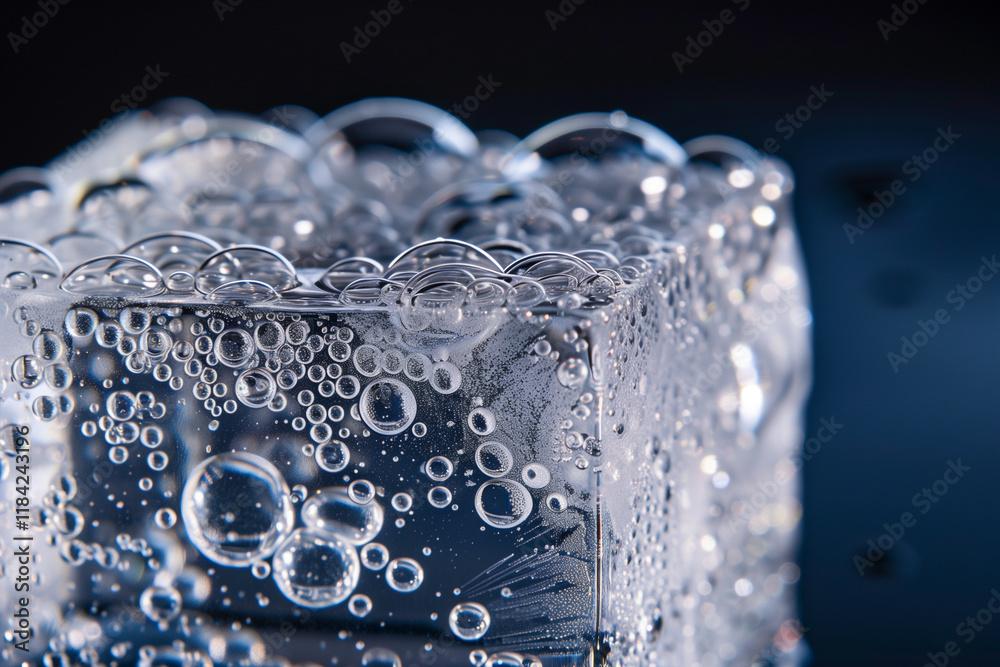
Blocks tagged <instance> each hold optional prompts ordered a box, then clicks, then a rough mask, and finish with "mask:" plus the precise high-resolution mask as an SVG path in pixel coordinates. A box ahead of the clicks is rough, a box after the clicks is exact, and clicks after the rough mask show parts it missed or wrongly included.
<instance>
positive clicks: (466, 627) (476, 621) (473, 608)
mask: <svg viewBox="0 0 1000 667" xmlns="http://www.w3.org/2000/svg"><path fill="white" fill-rule="evenodd" d="M448 627H450V628H451V631H452V632H453V633H455V636H456V637H458V638H459V639H461V640H462V641H467V642H471V641H476V640H477V639H481V638H482V637H483V635H485V634H486V632H487V631H488V630H489V629H490V612H488V611H487V610H486V607H484V606H483V605H481V604H479V603H477V602H462V603H461V604H457V605H455V607H454V608H453V609H452V610H451V613H450V614H448Z"/></svg>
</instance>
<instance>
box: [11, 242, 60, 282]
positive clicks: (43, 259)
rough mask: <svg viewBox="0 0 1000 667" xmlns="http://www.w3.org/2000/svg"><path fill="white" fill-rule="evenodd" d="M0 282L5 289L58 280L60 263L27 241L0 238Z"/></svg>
mask: <svg viewBox="0 0 1000 667" xmlns="http://www.w3.org/2000/svg"><path fill="white" fill-rule="evenodd" d="M0 267H2V268H0V273H2V274H3V275H2V278H0V284H2V285H3V287H6V288H7V289H13V290H23V289H34V288H35V287H38V286H45V285H49V284H52V283H54V282H55V281H58V280H59V279H60V278H62V276H63V270H62V266H60V264H59V260H57V259H56V258H55V257H54V256H53V255H52V253H50V252H49V251H48V250H45V249H44V248H41V247H39V246H37V245H35V244H34V243H30V242H28V241H19V240H17V239H0Z"/></svg>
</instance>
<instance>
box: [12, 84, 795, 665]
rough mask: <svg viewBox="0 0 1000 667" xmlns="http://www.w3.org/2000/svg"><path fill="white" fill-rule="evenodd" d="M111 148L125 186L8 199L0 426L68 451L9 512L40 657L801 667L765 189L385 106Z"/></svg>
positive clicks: (783, 354) (777, 292)
mask: <svg viewBox="0 0 1000 667" xmlns="http://www.w3.org/2000/svg"><path fill="white" fill-rule="evenodd" d="M359 109H360V110H364V109H368V112H365V113H360V112H359ZM359 113H360V115H359ZM372 114H374V115H372ZM131 122H133V123H136V124H137V125H135V126H134V127H132V129H131V130H130V131H128V132H124V133H123V134H121V135H112V136H111V137H110V138H109V139H108V141H110V142H112V143H111V144H109V145H108V146H106V147H105V148H106V149H107V150H104V151H103V152H102V160H109V159H111V158H110V157H109V156H113V155H116V154H119V153H121V154H128V155H132V154H135V155H138V156H139V158H137V159H136V160H129V161H128V163H127V164H126V165H125V166H123V167H121V170H122V173H123V174H125V176H126V177H127V178H125V179H124V180H122V179H121V178H120V174H117V173H116V174H115V177H114V179H112V180H111V181H110V182H108V183H103V184H102V183H97V184H94V183H87V184H74V185H72V186H70V185H66V186H65V188H64V186H63V185H60V183H59V181H58V180H57V179H47V178H46V177H45V175H44V174H39V173H35V172H32V174H30V176H31V178H32V179H34V183H35V185H33V186H32V187H35V186H38V187H36V189H35V191H34V192H33V193H29V194H27V195H24V196H21V197H19V198H16V199H14V200H13V201H11V202H10V203H7V204H5V205H0V220H3V221H5V222H6V223H7V224H8V227H9V228H16V229H18V230H19V231H23V234H21V236H23V237H24V238H25V241H28V242H31V243H25V242H16V243H15V242H8V241H0V257H2V258H3V259H5V260H6V261H5V268H6V269H7V270H6V273H5V277H6V282H5V283H4V288H5V289H4V290H2V291H0V295H2V298H3V302H2V303H3V305H4V316H3V317H2V319H0V339H2V340H3V341H4V343H3V346H2V347H0V350H2V354H0V356H2V358H3V360H4V363H5V365H9V366H10V372H8V373H5V374H4V375H5V377H8V378H10V380H7V381H6V384H5V385H2V391H3V399H4V401H3V404H2V407H0V410H2V418H3V420H4V423H5V424H8V425H9V424H21V423H25V424H29V425H30V426H31V429H32V433H33V434H34V438H35V444H34V446H35V448H36V449H35V451H36V452H45V453H47V454H49V455H50V460H51V461H56V462H58V461H59V460H63V459H65V469H64V470H56V469H55V468H53V469H51V470H49V469H47V468H42V467H38V468H36V471H35V472H36V475H37V474H39V473H43V474H42V476H41V477H39V478H38V479H39V480H40V481H39V483H38V485H37V487H35V488H33V490H32V494H33V500H32V502H33V503H34V505H35V506H36V507H39V508H42V507H43V506H44V510H43V511H42V512H41V513H40V514H39V515H38V517H37V518H38V519H39V520H44V522H45V527H44V529H43V530H44V532H45V533H47V534H48V536H49V539H50V540H51V542H52V545H53V546H47V545H45V542H44V540H41V539H38V540H37V541H36V543H37V544H38V545H39V550H40V551H41V550H49V551H46V552H45V554H44V555H45V560H44V561H40V564H39V567H40V568H42V569H43V570H45V575H46V576H45V577H44V578H43V579H42V581H41V582H40V583H39V584H38V591H37V594H38V595H39V596H42V595H44V596H45V597H46V598H47V599H48V600H52V601H53V602H52V604H53V607H52V608H50V609H48V610H47V611H46V614H47V616H46V622H45V623H44V624H41V625H39V626H38V628H39V631H40V632H41V633H45V632H49V631H50V629H55V631H56V632H62V633H64V636H70V635H71V634H72V633H73V632H76V633H77V634H75V635H72V636H78V637H81V638H83V637H86V638H87V639H86V640H85V641H83V643H82V644H81V643H80V642H79V641H78V642H76V643H75V644H73V643H70V644H67V645H63V644H60V643H58V641H57V643H56V644H55V646H56V648H53V651H54V652H55V653H56V654H60V653H66V655H67V656H70V657H72V658H73V659H77V658H78V657H79V656H81V655H83V653H87V654H88V655H90V653H88V652H93V653H96V655H97V656H98V657H100V658H101V659H102V660H105V661H107V660H110V659H119V660H126V661H132V660H135V661H138V662H142V663H144V664H145V663H146V662H149V663H150V664H152V663H153V662H155V659H160V660H175V659H176V660H182V661H183V660H184V659H186V660H188V661H189V662H190V661H192V660H194V661H197V660H198V659H208V658H211V659H212V660H214V661H216V662H217V663H221V662H226V661H239V660H241V659H245V660H247V661H249V663H252V664H260V663H261V662H262V661H264V660H265V656H268V655H269V656H272V657H273V658H274V659H275V660H277V659H278V658H287V659H289V660H298V661H303V660H310V661H317V662H321V663H326V662H327V661H329V660H339V661H340V662H341V663H343V664H353V663H356V662H359V661H360V662H361V663H363V664H368V665H370V666H374V665H399V664H401V663H402V664H410V663H411V662H414V663H416V662H418V661H420V660H421V659H422V657H426V656H427V655H433V656H435V660H436V661H439V662H440V663H441V664H456V665H457V664H470V662H471V664H474V665H477V666H481V665H483V664H489V665H490V666H491V667H506V666H508V665H520V666H521V667H524V666H525V665H532V666H534V665H536V664H540V665H542V666H544V667H550V666H551V667H556V666H558V667H565V666H567V665H580V666H581V667H582V665H585V664H614V665H636V666H638V665H642V666H643V667H645V666H646V665H689V664H695V663H697V664H701V665H713V664H720V665H721V664H727V663H730V662H746V661H748V660H749V661H753V660H757V661H759V662H763V661H764V660H765V658H766V659H767V660H770V661H771V662H782V661H783V660H786V661H790V662H795V661H796V660H797V657H796V656H797V655H799V654H800V653H801V651H803V650H804V648H803V645H802V644H801V642H798V637H799V635H797V634H796V633H797V632H798V630H797V629H796V628H798V627H800V626H797V625H795V610H794V604H793V585H794V583H795V581H796V579H797V568H796V567H795V565H794V563H793V562H792V561H793V554H794V548H795V540H796V534H797V524H798V519H799V515H800V511H801V510H800V506H799V504H798V502H797V496H798V482H797V478H796V468H795V465H794V464H793V462H792V459H791V455H792V453H793V452H794V450H795V448H796V446H797V445H798V441H799V438H800V436H801V424H800V410H801V407H802V402H803V400H804V396H805V392H806V390H807V387H808V382H809V377H808V362H809V348H808V325H809V311H808V302H807V297H806V291H805V276H804V274H803V270H802V266H801V264H800V260H799V254H798V249H797V245H796V239H795V236H794V231H793V229H792V226H791V220H790V217H789V201H788V199H789V196H790V193H791V191H792V183H791V175H790V174H789V173H788V171H787V169H786V168H785V166H784V165H783V164H782V163H780V162H778V161H775V160H773V159H770V158H766V159H765V158H763V157H762V156H759V155H756V154H754V153H753V152H752V151H750V150H749V149H748V148H747V147H745V146H743V145H742V144H739V143H738V142H735V141H733V140H726V139H721V138H718V137H706V138H702V139H699V140H695V141H694V142H692V143H691V144H688V145H687V147H686V152H685V149H682V148H681V147H680V146H678V145H677V144H676V143H674V142H673V141H672V140H671V139H669V137H667V136H666V135H664V134H663V133H661V132H659V131H658V130H656V129H655V128H652V127H650V126H648V125H645V124H643V123H641V122H639V121H635V120H633V119H629V118H628V117H627V116H625V115H624V114H622V113H620V112H616V113H615V114H610V115H598V114H588V115H584V116H577V117H571V118H569V119H564V120H563V121H559V122H558V123H555V124H553V125H551V126H548V127H546V128H543V129H542V130H539V131H538V132H536V133H535V134H533V135H531V136H529V137H528V138H527V139H525V140H524V141H522V142H521V143H519V144H517V145H514V142H513V141H511V140H510V137H508V136H507V135H486V136H483V140H482V141H481V142H480V143H479V145H478V147H477V141H476V137H475V136H474V135H472V134H471V133H470V132H469V131H468V130H467V129H465V128H464V127H463V126H461V125H459V124H457V122H455V121H454V119H451V118H450V117H447V115H446V114H443V113H442V112H438V111H435V110H433V109H431V108H429V107H426V106H425V105H417V104H410V103H406V102H403V101H398V100H395V101H380V102H378V103H374V105H372V104H369V105H368V106H364V105H361V106H357V107H350V108H348V109H347V110H342V111H341V112H337V113H335V114H332V115H331V116H330V117H328V118H327V119H326V120H325V121H322V122H321V124H320V125H317V126H316V127H315V128H314V129H311V130H309V131H308V132H306V133H305V135H304V136H301V135H299V134H296V133H295V132H293V131H290V130H283V129H280V128H276V127H271V126H267V125H262V124H259V123H256V122H254V121H251V120H249V119H243V118H240V119H233V118H224V117H215V116H212V115H211V114H210V113H209V112H207V110H204V109H202V108H200V107H193V106H191V105H190V104H189V105H187V106H184V105H181V106H179V107H174V108H173V110H171V108H170V107H169V106H168V108H167V109H165V110H161V111H160V112H159V114H158V115H153V116H149V117H147V116H142V117H138V118H135V119H133V120H132V121H131ZM144 136H156V137H157V138H156V139H154V140H152V141H150V142H149V143H148V145H143V144H142V142H137V143H135V145H131V150H124V148H123V144H122V142H124V143H125V144H128V143H129V141H133V139H134V138H135V137H144ZM130 138H132V139H130ZM126 147H128V146H126ZM112 149H113V150H112ZM123 151H124V152H123ZM69 157H70V158H72V157H73V156H69ZM244 162H245V163H244ZM65 163H68V161H67V160H64V161H62V162H60V163H59V165H63V164H65ZM233 165H235V167H234V166H233ZM81 169H82V171H79V172H73V171H71V170H64V171H63V172H62V173H63V174H64V176H66V175H67V174H72V173H88V174H90V173H96V172H95V169H97V167H96V166H94V165H89V166H88V165H86V164H85V165H83V166H82V167H81ZM130 170H131V171H130ZM455 181H461V182H459V183H457V184H456V183H454V182H455ZM46 183H48V184H47V185H46ZM449 183H451V184H450V185H449ZM442 186H444V189H442V190H440V191H438V189H439V188H441V187H442ZM436 191H437V194H435V192H436ZM81 193H82V194H81ZM67 211H70V213H67ZM43 213H44V215H43ZM32 215H37V216H41V217H44V219H45V221H46V223H45V225H40V226H39V227H38V228H33V227H28V226H25V225H24V222H23V221H24V220H26V219H28V218H29V217H30V216H32ZM165 225H166V226H165ZM175 228H176V229H177V230H180V231H165V230H173V229H175ZM39 235H40V236H39ZM53 235H54V236H53ZM439 237H446V238H439ZM95 239H97V240H95ZM76 241H80V242H81V243H76ZM83 241H86V243H82V242H83ZM32 243H34V244H35V245H32ZM102 244H104V245H102ZM105 245H106V246H108V247H110V248H111V249H112V250H113V252H117V253H120V254H119V255H116V256H112V257H102V258H92V257H91V256H89V255H88V254H87V252H85V251H83V250H81V248H84V249H86V248H92V249H100V248H104V247H105ZM81 252H82V253H83V255H80V253H81ZM74 253H76V254H74ZM92 254H101V255H106V254H108V251H107V250H106V249H102V250H99V251H98V252H96V253H92ZM393 258H395V259H393ZM60 260H62V261H63V262H64V263H65V267H60V266H59V261H60ZM64 273H65V276H64V275H63V274H64ZM60 281H61V286H62V290H58V289H56V285H57V284H60ZM52 332H60V333H61V334H62V335H60V336H53V334H52ZM9 436H10V429H9V428H5V429H4V433H3V437H4V439H5V442H4V447H5V451H8V450H9V447H10V442H9V440H10V437H9ZM60 457H61V458H60ZM5 463H7V462H6V461H5ZM5 471H6V472H5V475H6V477H5V478H4V479H8V478H9V474H8V473H9V467H8V468H5ZM57 473H58V474H60V475H62V477H59V476H58V475H57ZM49 478H52V486H51V488H50V487H49V484H48V481H49ZM4 493H5V494H6V495H7V496H8V497H7V500H10V499H12V498H13V494H14V493H15V491H14V490H13V487H12V486H11V485H5V487H4ZM42 532H43V531H39V537H41V533H42ZM5 558H7V559H8V560H9V554H5ZM4 565H5V568H6V569H7V571H11V570H10V569H9V566H8V565H9V563H8V562H7V561H5V563H4ZM66 581H73V585H72V586H66V585H64V584H65V582H66ZM3 590H4V593H2V594H0V596H5V595H8V593H7V592H6V589H3ZM2 599H6V598H2ZM2 599H0V601H2ZM130 608H131V609H134V610H137V611H136V614H139V615H138V616H136V615H135V614H130V613H129V609H130ZM122 614H124V616H122ZM110 618H125V619H127V620H129V621H130V623H131V625H128V626H127V628H126V627H124V626H122V625H121V624H118V625H115V622H114V621H109V620H108V619H110ZM234 619H239V620H238V621H234ZM783 623H784V628H785V629H784V630H782V631H781V634H780V642H777V643H775V644H774V645H773V646H772V641H774V639H773V638H774V637H776V636H777V634H776V633H778V632H779V628H780V627H782V624H783ZM192 627H193V628H196V629H195V630H192ZM40 636H41V635H40ZM45 639H48V637H47V636H46V637H45ZM797 644H798V645H797ZM81 652H83V653H81ZM184 655H187V656H188V658H183V656H184ZM762 656H763V657H762ZM53 659H61V655H55V656H54V657H53ZM267 659H268V660H270V659H271V658H267ZM275 664H278V663H275Z"/></svg>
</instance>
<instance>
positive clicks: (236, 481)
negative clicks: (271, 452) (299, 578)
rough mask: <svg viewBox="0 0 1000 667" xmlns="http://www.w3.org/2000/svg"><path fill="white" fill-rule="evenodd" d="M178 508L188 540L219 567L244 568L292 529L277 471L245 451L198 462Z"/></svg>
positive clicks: (288, 504) (291, 515)
mask: <svg viewBox="0 0 1000 667" xmlns="http://www.w3.org/2000/svg"><path fill="white" fill-rule="evenodd" d="M157 453H158V452H153V453H152V454H150V456H151V457H152V456H153V455H155V454H157ZM181 507H182V510H183V511H182V515H183V518H184V527H185V528H186V530H187V533H188V536H189V537H190V539H191V542H192V543H193V544H194V545H195V546H196V547H197V548H198V550H199V551H200V552H201V553H202V554H204V555H205V556H206V557H207V558H209V559H210V560H213V561H215V562H216V563H219V564H221V565H230V566H234V567H247V566H249V565H250V564H251V563H252V562H253V561H256V560H260V559H261V558H265V557H267V556H269V555H270V554H271V553H273V552H274V550H275V548H277V546H278V544H280V543H281V541H282V540H283V539H284V538H285V537H287V536H288V534H289V533H290V532H291V530H292V528H293V527H294V525H295V515H294V510H293V509H292V502H291V498H290V492H289V490H288V485H287V484H286V483H285V480H284V478H283V477H282V476H281V473H279V472H278V470H277V469H276V468H275V467H274V466H273V465H271V464H270V463H269V462H268V461H266V460H265V459H263V458H261V457H260V456H257V455H256V454H248V453H245V452H230V453H226V454H219V455H218V456H213V457H211V458H209V459H206V460H205V461H202V462H201V464H199V465H198V466H197V467H196V468H195V469H194V470H192V471H191V473H190V474H189V475H188V480H187V482H186V483H185V485H184V493H183V496H182V502H181Z"/></svg>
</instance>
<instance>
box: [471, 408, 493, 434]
mask: <svg viewBox="0 0 1000 667" xmlns="http://www.w3.org/2000/svg"><path fill="white" fill-rule="evenodd" d="M496 427H497V420H496V417H494V416H493V413H492V412H491V411H490V410H489V409H487V408H476V409H475V410H473V411H472V412H470V413H469V428H471V429H472V430H473V432H475V433H476V434H477V435H489V434H490V433H492V432H493V431H494V430H496Z"/></svg>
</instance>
